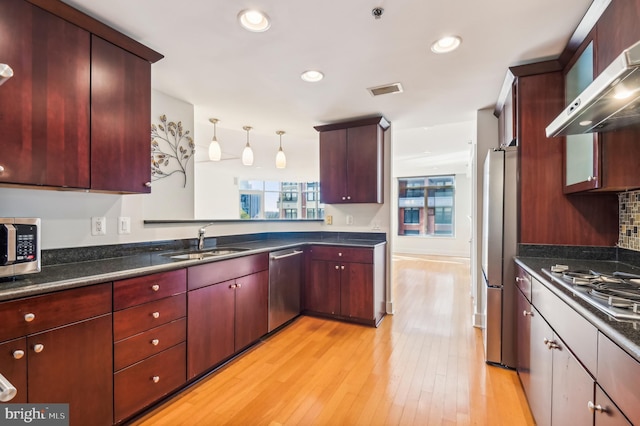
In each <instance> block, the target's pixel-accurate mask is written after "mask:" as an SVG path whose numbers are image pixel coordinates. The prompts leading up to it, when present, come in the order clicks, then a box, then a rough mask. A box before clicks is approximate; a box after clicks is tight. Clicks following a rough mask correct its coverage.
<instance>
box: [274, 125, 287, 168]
mask: <svg viewBox="0 0 640 426" xmlns="http://www.w3.org/2000/svg"><path fill="white" fill-rule="evenodd" d="M276 134H277V135H279V136H280V148H279V149H278V153H277V154H276V168H277V169H284V168H285V167H287V156H286V155H284V151H283V150H282V135H284V130H278V131H277V132H276Z"/></svg>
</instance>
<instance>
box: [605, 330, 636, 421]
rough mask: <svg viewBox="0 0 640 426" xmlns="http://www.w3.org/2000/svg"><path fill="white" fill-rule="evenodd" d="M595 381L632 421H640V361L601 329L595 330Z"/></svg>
mask: <svg viewBox="0 0 640 426" xmlns="http://www.w3.org/2000/svg"><path fill="white" fill-rule="evenodd" d="M596 381H597V382H598V384H599V385H600V386H601V387H602V389H603V390H604V391H605V392H606V393H607V395H609V397H611V400H612V401H613V402H614V403H615V404H617V405H618V407H620V410H622V412H623V413H624V414H625V415H626V416H627V418H628V419H629V420H630V421H631V423H632V424H635V425H638V424H640V394H639V393H638V383H640V363H638V361H636V360H635V358H632V357H631V355H629V354H627V353H626V352H625V351H624V350H622V349H621V348H620V347H619V346H618V345H616V344H615V343H613V342H612V341H611V340H610V339H609V338H608V337H606V336H605V335H603V334H602V333H599V334H598V374H597V377H596Z"/></svg>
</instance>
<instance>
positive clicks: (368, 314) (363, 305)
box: [340, 263, 373, 319]
mask: <svg viewBox="0 0 640 426" xmlns="http://www.w3.org/2000/svg"><path fill="white" fill-rule="evenodd" d="M342 266H344V269H342ZM342 266H341V270H340V272H341V280H340V315H342V316H345V317H349V318H366V319H372V313H373V285H371V283H372V282H373V267H372V265H368V264H365V263H345V264H344V265H342Z"/></svg>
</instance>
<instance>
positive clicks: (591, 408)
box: [587, 401, 607, 413]
mask: <svg viewBox="0 0 640 426" xmlns="http://www.w3.org/2000/svg"><path fill="white" fill-rule="evenodd" d="M587 408H589V411H591V412H592V413H595V412H596V411H597V412H598V413H606V412H607V409H606V408H604V407H603V406H602V405H600V404H598V405H596V404H594V403H593V402H591V401H589V402H587Z"/></svg>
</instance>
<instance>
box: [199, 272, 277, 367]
mask: <svg viewBox="0 0 640 426" xmlns="http://www.w3.org/2000/svg"><path fill="white" fill-rule="evenodd" d="M268 285H269V272H268V271H262V272H257V273H255V274H250V275H246V276H244V277H240V278H237V279H235V280H230V281H224V282H221V283H218V284H213V285H210V286H207V287H202V288H199V289H196V290H192V291H190V292H189V302H188V305H189V312H188V315H187V318H188V331H187V335H188V339H187V341H188V347H189V350H188V360H187V365H188V369H187V374H188V378H189V379H192V378H194V377H197V376H198V375H200V374H202V373H204V372H206V371H207V370H209V369H211V368H212V367H213V366H215V365H216V364H219V363H220V362H222V361H224V360H225V359H227V358H229V357H230V356H231V355H233V354H234V353H236V352H238V351H240V350H242V349H244V348H245V347H247V346H249V345H250V344H252V343H253V342H255V341H256V340H258V339H259V338H260V337H262V336H264V335H265V334H267V327H268V291H269V289H268Z"/></svg>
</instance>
